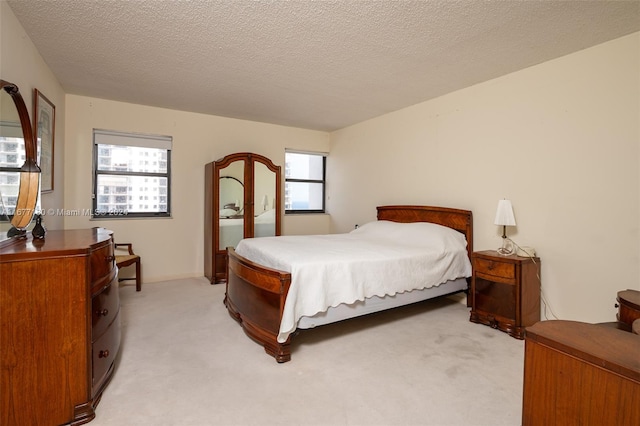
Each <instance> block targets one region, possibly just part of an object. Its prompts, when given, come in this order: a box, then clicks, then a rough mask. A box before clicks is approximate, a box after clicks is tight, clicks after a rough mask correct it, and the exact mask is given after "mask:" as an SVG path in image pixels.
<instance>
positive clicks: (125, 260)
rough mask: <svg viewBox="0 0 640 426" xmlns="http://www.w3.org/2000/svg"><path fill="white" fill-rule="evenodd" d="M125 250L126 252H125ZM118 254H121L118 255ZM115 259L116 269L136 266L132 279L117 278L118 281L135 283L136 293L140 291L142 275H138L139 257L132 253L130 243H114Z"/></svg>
mask: <svg viewBox="0 0 640 426" xmlns="http://www.w3.org/2000/svg"><path fill="white" fill-rule="evenodd" d="M125 249H126V251H125ZM118 252H120V253H122V254H118ZM114 254H115V258H116V266H117V267H118V269H120V268H124V267H127V266H131V265H133V264H135V265H136V275H135V277H133V278H118V281H119V282H120V281H128V280H135V281H136V291H140V290H142V275H141V274H140V256H138V255H137V254H135V253H134V252H133V246H132V244H131V243H116V244H115V253H114Z"/></svg>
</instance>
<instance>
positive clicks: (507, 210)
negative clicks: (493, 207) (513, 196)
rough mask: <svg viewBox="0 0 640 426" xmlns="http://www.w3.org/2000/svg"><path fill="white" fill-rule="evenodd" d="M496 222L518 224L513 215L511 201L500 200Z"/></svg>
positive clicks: (503, 224)
mask: <svg viewBox="0 0 640 426" xmlns="http://www.w3.org/2000/svg"><path fill="white" fill-rule="evenodd" d="M494 223H495V224H496V225H500V226H516V218H515V216H514V215H513V206H512V205H511V201H509V200H500V201H498V210H497V211H496V220H495V221H494Z"/></svg>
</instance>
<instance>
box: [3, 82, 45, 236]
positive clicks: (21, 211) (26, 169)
mask: <svg viewBox="0 0 640 426" xmlns="http://www.w3.org/2000/svg"><path fill="white" fill-rule="evenodd" d="M0 89H2V90H4V91H5V92H7V93H8V94H9V95H10V96H11V98H12V99H13V103H14V104H15V106H16V109H17V110H18V116H19V117H20V125H21V127H22V136H23V138H24V148H25V157H26V158H25V162H24V164H23V165H22V167H21V169H20V190H19V192H18V201H17V202H16V210H15V212H14V215H13V217H12V218H11V225H13V227H14V228H15V229H13V228H12V229H11V230H9V233H8V236H13V237H25V236H26V231H25V229H26V228H27V226H28V225H29V223H31V219H32V218H33V215H34V213H35V208H36V205H37V202H38V196H39V192H40V167H38V164H37V161H36V160H37V152H38V147H37V142H36V139H35V138H34V134H33V129H32V127H31V119H30V118H29V111H28V110H27V106H26V105H25V103H24V99H23V98H22V94H20V90H19V89H18V86H16V85H15V84H13V83H9V82H8V81H5V80H0ZM12 231H13V232H12Z"/></svg>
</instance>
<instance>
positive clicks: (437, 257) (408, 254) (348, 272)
mask: <svg viewBox="0 0 640 426" xmlns="http://www.w3.org/2000/svg"><path fill="white" fill-rule="evenodd" d="M377 210H378V215H377V219H378V220H377V221H375V222H371V223H370V224H366V225H364V226H362V227H361V228H358V229H356V230H354V231H352V232H350V233H347V234H335V235H325V236H296V237H267V238H253V239H246V240H242V241H241V242H240V243H239V244H238V245H237V247H236V248H235V249H233V248H229V249H228V250H227V256H228V261H227V287H226V294H225V300H224V303H225V305H226V307H227V309H228V311H229V314H230V315H231V317H232V318H234V319H235V320H236V321H237V322H238V323H240V325H241V326H242V328H243V329H244V331H245V333H246V334H247V335H248V336H249V337H250V338H252V339H253V340H255V341H256V342H258V343H260V344H261V345H262V346H263V347H264V349H265V351H266V352H267V353H268V354H269V355H271V356H273V357H274V358H275V359H276V361H277V362H280V363H282V362H286V361H289V360H290V359H291V339H292V337H293V336H294V335H295V332H296V331H297V330H299V329H305V328H312V327H316V326H319V325H324V324H328V323H332V322H336V321H342V320H345V319H348V318H353V317H356V316H360V315H364V314H368V313H372V312H378V311H382V310H386V309H391V308H394V307H398V306H402V305H406V304H409V303H414V302H417V301H421V300H427V299H431V298H434V297H439V296H444V295H449V294H453V293H457V292H460V291H467V289H468V286H469V282H470V276H471V262H470V259H471V253H472V252H473V220H472V214H471V212H470V211H468V210H460V209H453V208H446V207H430V206H381V207H378V208H377ZM401 224H407V225H401ZM452 230H453V231H452ZM424 235H428V236H429V237H428V238H423V236H424ZM432 235H436V236H438V237H437V238H435V237H433V238H432V237H431V236H432ZM392 237H393V239H392ZM398 241H400V242H401V244H400V243H399V242H398ZM309 250H311V252H310V253H308V251H309ZM313 250H315V252H314V251H313ZM275 253H277V254H278V256H275V255H274V254H275ZM305 256H306V257H305ZM425 256H429V259H425V258H424V257H425ZM431 258H433V259H431ZM432 261H434V263H429V266H428V267H426V265H427V264H428V263H427V262H432Z"/></svg>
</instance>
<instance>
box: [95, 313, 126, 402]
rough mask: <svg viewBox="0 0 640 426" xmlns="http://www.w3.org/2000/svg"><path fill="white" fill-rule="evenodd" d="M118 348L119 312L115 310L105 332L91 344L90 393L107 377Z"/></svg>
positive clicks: (102, 383)
mask: <svg viewBox="0 0 640 426" xmlns="http://www.w3.org/2000/svg"><path fill="white" fill-rule="evenodd" d="M118 350H120V313H119V312H117V313H116V315H115V318H114V319H113V322H112V323H111V324H109V327H108V328H107V330H106V332H105V333H104V334H103V335H102V336H100V337H99V338H98V340H96V341H95V342H93V345H92V360H93V362H92V382H91V388H92V394H94V395H95V394H96V392H98V391H99V390H100V389H101V387H102V386H103V385H104V383H105V381H106V379H107V378H108V377H109V374H108V373H109V370H110V368H111V367H112V366H113V363H114V361H115V359H116V355H117V354H118Z"/></svg>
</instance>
